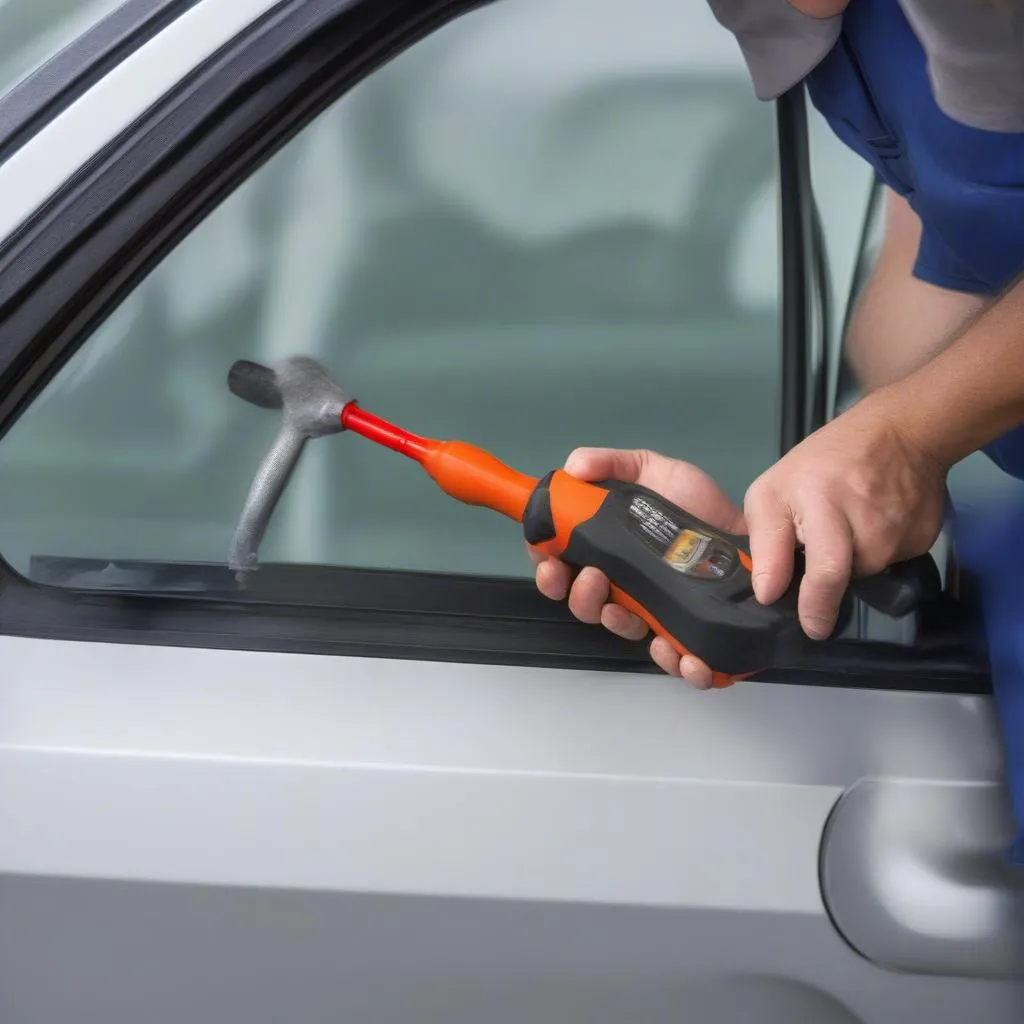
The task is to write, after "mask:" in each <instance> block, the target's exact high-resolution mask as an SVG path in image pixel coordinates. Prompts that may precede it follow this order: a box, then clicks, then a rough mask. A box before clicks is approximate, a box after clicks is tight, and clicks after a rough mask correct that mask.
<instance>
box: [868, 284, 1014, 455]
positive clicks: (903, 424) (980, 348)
mask: <svg viewBox="0 0 1024 1024" xmlns="http://www.w3.org/2000/svg"><path fill="white" fill-rule="evenodd" d="M875 397H876V398H877V400H878V410H879V413H880V414H881V415H884V416H887V417H890V418H891V421H892V423H893V424H894V426H895V427H896V428H897V429H898V430H899V431H900V432H901V433H902V434H903V435H904V436H906V437H907V438H908V439H909V440H910V441H911V443H913V444H915V445H916V446H917V447H919V448H920V449H921V450H922V451H924V452H926V453H927V454H928V455H929V456H931V458H933V459H935V460H936V461H937V462H939V463H940V464H942V465H944V466H947V467H948V466H952V465H953V464H954V463H956V462H959V461H960V460H961V459H963V458H966V457H967V456H968V455H970V454H971V452H973V451H976V450H977V449H978V448H980V447H982V445H985V444H988V442H990V441H994V440H995V439H996V438H997V437H999V436H1000V435H1001V434H1004V433H1005V432H1006V431H1007V430H1010V429H1012V428H1013V427H1016V426H1018V425H1019V424H1020V423H1022V422H1024V279H1022V280H1018V282H1017V283H1016V284H1015V285H1014V286H1013V287H1011V288H1010V289H1009V290H1008V291H1007V292H1006V293H1005V294H1004V295H1003V296H1002V298H1000V299H999V300H998V301H997V302H996V303H994V304H993V305H992V307H991V309H989V310H988V311H987V312H985V313H984V314H982V315H981V316H980V317H978V319H977V320H975V321H974V323H972V324H971V325H970V326H969V327H968V328H967V329H966V330H965V331H964V332H963V333H962V334H961V335H960V336H959V337H958V338H957V339H956V340H955V341H954V342H952V343H951V344H950V345H948V346H947V347H946V348H945V349H943V351H942V352H940V353H939V354H938V355H937V356H935V358H934V359H931V360H929V361H928V362H927V363H926V364H925V365H924V366H922V367H920V368H919V369H917V370H915V371H914V372H913V373H911V374H908V375H907V376H906V377H904V378H903V379H902V380H899V381H896V382H895V383H893V384H890V385H888V386H887V387H885V388H883V389H881V390H880V391H879V392H878V393H877V394H876V396H875Z"/></svg>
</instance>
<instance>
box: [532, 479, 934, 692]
mask: <svg viewBox="0 0 1024 1024" xmlns="http://www.w3.org/2000/svg"><path fill="white" fill-rule="evenodd" d="M597 496H599V497H597ZM523 527H524V533H525V536H526V540H527V542H528V543H530V544H533V545H535V546H537V547H539V548H541V549H542V550H544V551H546V552H547V553H548V554H550V555H552V556H555V557H558V558H560V559H561V560H562V561H564V562H566V563H567V564H569V565H571V566H573V567H575V568H583V567H584V566H593V567H595V568H597V569H600V570H602V571H603V572H604V573H605V575H606V576H607V577H608V579H609V580H610V582H611V584H612V600H613V601H614V602H615V603H616V604H619V605H622V606H623V607H625V608H627V609H628V610H629V611H632V612H634V613H635V614H637V615H639V616H640V618H641V619H643V620H644V621H645V622H646V623H647V625H648V626H649V627H650V628H651V629H652V630H653V631H654V632H655V633H657V634H658V635H660V636H662V637H664V638H665V639H667V640H668V641H669V642H670V643H671V644H672V646H673V647H674V648H675V649H676V650H677V651H678V652H679V653H680V654H681V655H686V654H692V655H694V656H695V657H697V658H699V659H700V660H702V661H703V662H705V663H706V664H707V665H709V666H710V667H711V668H712V670H713V673H714V677H713V684H714V685H715V686H716V687H723V686H728V685H730V684H731V683H732V682H735V681H736V680H737V679H742V678H745V677H747V676H750V675H751V674H753V673H755V672H758V671H762V670H764V669H767V668H770V667H771V666H772V665H774V664H776V663H777V662H778V660H779V658H780V656H785V654H786V653H787V651H789V650H790V649H792V648H794V647H796V646H797V645H802V643H803V642H804V640H805V638H804V636H803V632H802V630H801V628H800V624H799V620H798V617H797V592H798V589H799V584H800V580H801V578H802V575H803V557H802V554H801V553H799V552H798V557H797V565H796V568H795V571H794V574H793V580H792V582H791V584H790V586H789V588H788V589H787V591H786V593H785V594H784V595H783V596H782V597H781V598H780V599H779V600H778V601H776V602H775V603H773V604H771V605H762V604H761V603H760V602H758V601H757V599H756V598H755V597H754V590H753V583H752V577H751V562H750V555H749V550H750V544H749V538H747V537H743V536H738V535H735V534H729V533H725V532H723V531H721V530H716V529H715V528H713V527H711V526H709V525H708V524H707V523H704V522H703V521H701V520H700V519H698V518H697V517H695V516H693V515H690V514H689V513H688V512H686V511H685V510H684V509H681V508H679V507H678V506H676V505H674V504H672V503H671V502H669V501H668V500H666V499H665V498H664V497H662V496H661V495H659V494H656V493H655V492H653V491H650V490H648V489H647V488H644V487H640V486H639V485H636V484H624V483H621V482H619V481H602V482H600V483H592V484H591V483H584V482H583V481H579V480H576V479H575V478H573V477H570V476H568V474H566V473H565V472H564V471H562V470H558V471H555V472H553V473H549V474H548V475H547V476H546V477H544V478H543V479H542V480H541V481H540V482H539V483H538V485H537V487H536V488H535V490H534V492H533V494H532V495H531V497H530V500H529V502H528V503H527V507H526V511H525V514H524V516H523ZM939 589H940V588H939V578H938V570H937V569H936V567H935V563H934V562H933V561H932V559H931V557H930V556H922V558H919V559H913V560H911V561H909V562H905V563H899V564H898V565H896V566H893V567H891V568H890V569H888V570H886V571H885V572H884V573H881V574H879V575H878V576H873V577H870V578H865V579H861V580H857V581H855V582H854V583H853V585H852V586H851V592H852V593H854V594H856V595H857V596H859V597H862V598H863V599H864V600H866V601H867V602H868V603H869V604H872V606H873V607H876V608H878V609H879V610H881V611H883V612H885V613H887V614H890V615H893V616H896V617H899V616H902V615H904V614H906V613H907V612H909V611H911V610H912V609H913V608H914V607H916V606H917V605H918V604H919V603H921V602H922V601H924V600H927V599H928V598H929V597H931V596H934V595H936V594H937V593H938V591H939Z"/></svg>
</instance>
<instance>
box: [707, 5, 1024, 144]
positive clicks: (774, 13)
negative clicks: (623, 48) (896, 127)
mask: <svg viewBox="0 0 1024 1024" xmlns="http://www.w3.org/2000/svg"><path fill="white" fill-rule="evenodd" d="M708 2H709V3H710V5H711V9H712V11H713V12H714V14H715V17H716V18H717V19H718V21H719V22H720V23H721V24H722V25H724V26H725V27H726V28H727V29H729V30H730V31H731V32H732V33H733V34H734V35H735V36H736V39H737V41H738V42H739V44H740V49H741V50H742V51H743V56H744V58H745V59H746V62H747V66H748V67H749V69H750V74H751V77H752V78H753V80H754V89H755V91H756V92H757V95H758V96H759V97H760V98H761V99H766V100H767V99H774V98H775V97H777V96H779V95H781V94H782V93H783V92H785V91H786V90H787V89H789V88H790V87H791V86H793V85H796V83H797V82H799V81H801V80H802V79H803V78H804V77H805V76H806V75H807V74H808V73H809V72H811V71H812V70H813V69H814V68H815V67H816V66H817V64H818V63H819V62H820V61H821V60H822V59H824V57H825V56H826V55H827V54H828V52H829V50H830V49H831V48H832V46H833V44H834V43H835V41H836V39H837V38H838V36H839V32H840V30H841V28H842V21H843V16H842V15H841V14H839V15H836V16H835V17H832V18H812V17H811V16H810V15H807V14H802V13H801V12H800V11H797V10H796V9H795V8H794V7H792V6H790V3H789V0H708ZM853 2H854V3H856V2H857V0H853ZM893 2H897V0H893ZM898 2H899V4H900V6H901V7H902V8H903V12H904V14H905V16H906V18H907V21H908V22H909V23H910V25H911V27H912V28H913V30H914V32H915V34H916V35H917V37H918V39H919V40H920V42H921V45H922V47H923V49H924V51H925V54H926V55H927V59H928V74H929V77H930V79H931V83H932V90H933V92H934V94H935V100H936V103H937V104H938V105H939V107H940V109H941V110H942V111H943V112H944V113H945V114H947V115H948V116H949V117H951V118H953V119H954V120H957V121H960V122H961V123H962V124H966V125H969V126H970V127H972V128H981V129H986V130H989V131H1000V132H1024V0H898Z"/></svg>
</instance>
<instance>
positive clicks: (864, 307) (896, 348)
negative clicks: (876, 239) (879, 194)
mask: <svg viewBox="0 0 1024 1024" xmlns="http://www.w3.org/2000/svg"><path fill="white" fill-rule="evenodd" d="M884 194H885V224H884V233H883V235H882V241H881V244H880V246H879V251H878V256H877V258H876V260H875V264H874V266H873V268H872V271H871V276H870V277H869V278H868V280H867V282H866V283H865V286H864V289H863V291H862V292H861V294H860V297H859V298H858V300H857V304H856V306H855V307H854V310H853V315H852V317H851V318H850V324H849V328H848V330H847V334H846V337H845V338H844V339H843V351H844V354H845V356H846V358H847V360H848V361H849V363H850V366H851V369H852V370H853V373H854V376H855V377H856V379H857V383H858V384H859V385H860V387H861V388H862V389H863V390H864V391H865V392H867V391H873V390H874V389H875V388H878V387H881V386H882V385H884V384H891V383H892V382H894V381H897V380H900V379H902V378H903V377H905V376H906V375H907V374H908V373H912V372H913V371H914V370H916V369H918V368H919V367H921V366H923V365H924V364H925V363H926V362H928V360H930V359H931V358H932V357H933V356H935V355H936V354H937V353H938V352H940V351H941V350H942V349H944V348H945V347H946V346H947V345H948V344H949V343H950V342H951V341H953V340H954V339H955V338H957V337H958V336H959V335H960V334H961V333H962V332H963V331H964V329H965V328H966V327H967V326H968V324H970V323H971V322H972V321H973V320H975V319H976V318H977V316H978V315H979V314H980V313H982V312H983V311H984V309H985V308H986V307H987V306H989V305H991V303H992V300H991V299H987V298H983V297H981V296H978V295H969V294H967V293H964V292H954V291H949V290H947V289H945V288H939V287H938V286H937V285H934V284H930V283H928V282H927V281H922V280H920V279H919V278H916V277H914V263H915V262H916V260H917V252H918V247H919V246H920V244H921V220H920V218H919V217H918V216H917V214H916V213H914V211H913V210H912V209H911V207H910V204H909V203H908V202H907V200H906V199H904V198H903V197H902V196H900V195H898V194H897V193H895V192H893V191H892V190H891V189H889V188H886V189H885V190H884Z"/></svg>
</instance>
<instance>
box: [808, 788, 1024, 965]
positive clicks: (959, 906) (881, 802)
mask: <svg viewBox="0 0 1024 1024" xmlns="http://www.w3.org/2000/svg"><path fill="white" fill-rule="evenodd" d="M1013 834H1014V833H1013V828H1012V820H1011V817H1010V813H1009V809H1008V807H1007V806H1006V804H1005V791H1004V790H1003V789H1002V787H1000V786H997V785H994V784H991V783H935V782H914V781H902V780H881V779H879V780H865V781H862V782H860V783H858V784H857V785H856V786H854V787H853V788H852V789H851V790H849V791H848V792H847V793H846V794H845V795H844V796H843V797H842V798H841V799H840V801H839V803H838V804H837V805H836V808H835V810H834V811H833V813H832V816H831V819H830V821H829V824H828V826H827V828H826V830H825V835H824V839H823V844H822V850H821V885H822V896H823V898H824V900H825V904H826V906H827V908H828V911H829V913H830V915H831V917H832V920H833V922H834V923H835V925H836V927H837V928H838V929H839V931H840V932H841V933H842V935H843V936H844V938H845V939H846V941H847V942H849V944H850V945H851V946H853V948H854V949H856V950H857V951H858V952H859V953H860V954H861V955H862V956H864V957H865V958H867V959H868V960H871V961H872V962H873V963H876V964H878V966H879V967H883V968H886V969H889V970H894V971H905V972H910V973H915V974H943V975H953V976H961V977H984V978H1022V977H1024V870H1022V869H1020V868H1015V867H1013V866H1012V865H1010V864H1009V863H1008V862H1007V861H1006V860H1005V859H1004V852H1005V850H1006V849H1007V847H1008V845H1009V843H1010V841H1011V840H1012V838H1013Z"/></svg>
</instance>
